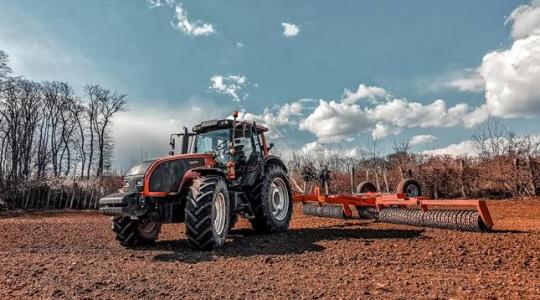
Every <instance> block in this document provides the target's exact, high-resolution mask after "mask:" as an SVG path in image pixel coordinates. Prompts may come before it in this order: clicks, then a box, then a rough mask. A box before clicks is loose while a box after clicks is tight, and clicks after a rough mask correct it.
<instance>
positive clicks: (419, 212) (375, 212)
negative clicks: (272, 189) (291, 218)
mask: <svg viewBox="0 0 540 300" xmlns="http://www.w3.org/2000/svg"><path fill="white" fill-rule="evenodd" d="M362 184H364V185H365V183H362ZM410 184H414V185H416V186H414V188H411V186H410ZM295 185H296V184H295ZM296 186H298V185H296ZM400 189H401V190H400ZM408 191H414V192H415V194H414V196H409V195H407V192H408ZM420 192H421V189H420V186H419V183H418V182H417V181H414V180H405V181H403V182H400V183H399V185H398V189H397V193H395V194H390V193H379V192H373V191H369V192H365V193H356V194H338V195H331V194H321V191H320V188H318V187H317V188H315V189H314V193H312V194H307V193H305V192H299V191H295V193H294V195H293V198H294V200H295V201H297V202H302V204H303V212H304V214H306V215H312V216H318V217H324V218H336V219H348V218H355V217H357V218H370V219H375V220H377V221H379V222H383V223H394V224H403V225H412V226H421V227H434V228H442V229H450V230H461V231H474V232H486V231H490V230H491V228H492V227H493V221H492V219H491V215H490V213H489V210H488V208H487V205H486V203H485V201H484V200H465V199H460V200H430V199H427V198H425V197H421V196H419V194H420ZM351 207H353V208H355V209H356V210H357V214H353V210H352V209H351Z"/></svg>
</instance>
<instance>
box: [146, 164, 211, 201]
mask: <svg viewBox="0 0 540 300" xmlns="http://www.w3.org/2000/svg"><path fill="white" fill-rule="evenodd" d="M200 166H204V159H202V158H190V159H177V160H169V161H166V162H163V163H161V164H159V165H158V166H157V167H156V168H155V169H154V172H153V173H152V174H151V175H150V186H149V190H150V192H167V193H171V192H176V191H178V187H179V186H180V182H181V181H182V177H184V174H185V173H186V171H187V170H189V169H191V168H194V167H200Z"/></svg>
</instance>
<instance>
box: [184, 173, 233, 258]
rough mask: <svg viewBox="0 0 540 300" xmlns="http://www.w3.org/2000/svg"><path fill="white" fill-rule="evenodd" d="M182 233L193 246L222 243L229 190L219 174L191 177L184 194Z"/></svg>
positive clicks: (227, 219)
mask: <svg viewBox="0 0 540 300" xmlns="http://www.w3.org/2000/svg"><path fill="white" fill-rule="evenodd" d="M186 199H187V203H186V209H185V212H186V220H185V224H186V235H187V238H188V243H189V245H190V246H191V247H192V248H194V249H197V250H210V249H214V248H218V247H221V246H223V245H224V244H225V239H226V238H227V232H228V231H229V222H230V216H231V214H230V204H229V192H228V190H227V184H226V183H225V180H224V179H223V178H222V177H220V176H203V177H199V178H197V179H195V180H193V183H192V184H191V187H190V191H189V193H188V196H187V197H186Z"/></svg>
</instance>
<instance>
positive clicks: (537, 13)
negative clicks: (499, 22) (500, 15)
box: [505, 0, 540, 39]
mask: <svg viewBox="0 0 540 300" xmlns="http://www.w3.org/2000/svg"><path fill="white" fill-rule="evenodd" d="M509 22H512V37H513V38H514V39H522V38H525V37H527V36H529V35H530V34H538V32H539V31H540V1H538V0H535V1H532V2H531V4H530V5H520V6H518V8H516V9H515V10H514V11H513V12H512V13H511V14H510V16H509V17H508V18H507V19H506V22H505V24H507V23H509Z"/></svg>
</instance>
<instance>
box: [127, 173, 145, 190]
mask: <svg viewBox="0 0 540 300" xmlns="http://www.w3.org/2000/svg"><path fill="white" fill-rule="evenodd" d="M137 181H142V182H144V177H142V176H136V177H131V176H129V177H126V178H125V179H124V192H125V193H137V192H140V191H142V186H139V187H138V186H137Z"/></svg>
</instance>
